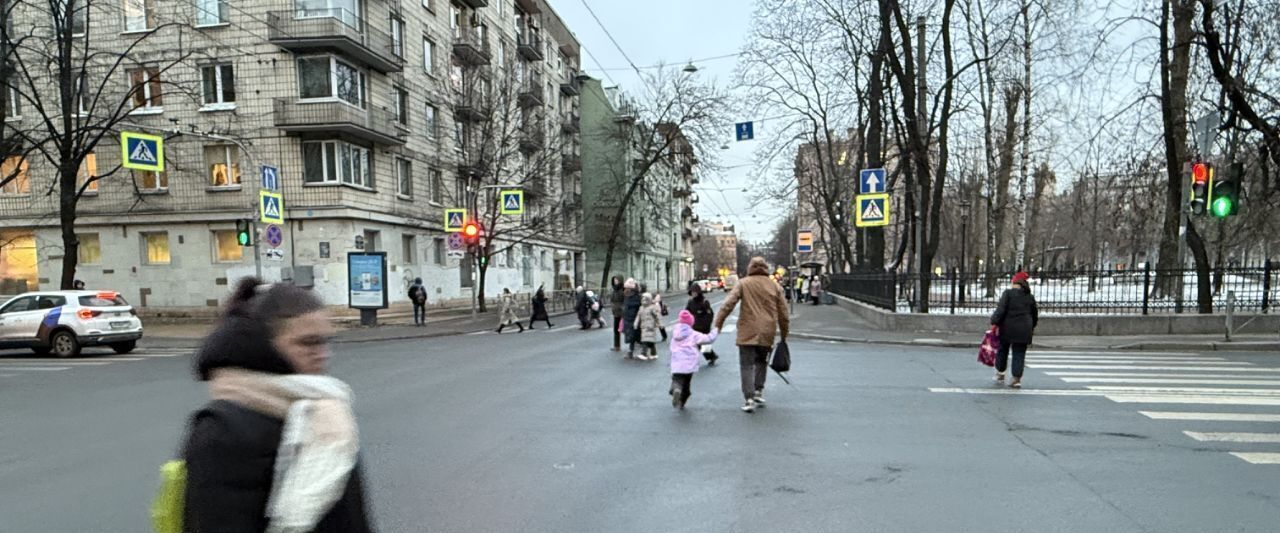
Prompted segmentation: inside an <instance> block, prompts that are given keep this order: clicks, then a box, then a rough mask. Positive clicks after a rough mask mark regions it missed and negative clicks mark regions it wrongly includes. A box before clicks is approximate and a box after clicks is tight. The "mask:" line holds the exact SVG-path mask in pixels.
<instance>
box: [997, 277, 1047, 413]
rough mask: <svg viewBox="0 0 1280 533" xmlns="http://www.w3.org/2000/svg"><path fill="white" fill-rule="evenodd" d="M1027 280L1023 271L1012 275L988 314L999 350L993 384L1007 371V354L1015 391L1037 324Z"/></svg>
mask: <svg viewBox="0 0 1280 533" xmlns="http://www.w3.org/2000/svg"><path fill="white" fill-rule="evenodd" d="M1030 278H1031V276H1030V275H1028V274H1027V273H1026V272H1018V273H1017V274H1014V275H1013V286H1012V287H1011V288H1009V289H1006V290H1005V291H1004V294H1002V295H1001V296H1000V305H999V306H997V307H996V312H995V313H994V314H992V315H991V329H993V330H995V331H996V332H997V333H999V334H1000V351H999V352H998V353H997V354H996V382H998V383H1004V371H1005V369H1006V368H1008V364H1009V353H1010V352H1013V382H1012V383H1010V384H1009V386H1010V387H1013V388H1015V389H1018V388H1022V368H1023V364H1024V362H1025V361H1026V357H1027V346H1028V345H1030V344H1031V337H1032V334H1033V333H1035V329H1036V325H1037V324H1038V323H1039V322H1040V311H1039V309H1037V308H1036V298H1035V297H1034V296H1032V295H1031V284H1030V283H1029V279H1030Z"/></svg>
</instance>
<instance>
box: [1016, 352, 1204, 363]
mask: <svg viewBox="0 0 1280 533" xmlns="http://www.w3.org/2000/svg"><path fill="white" fill-rule="evenodd" d="M1027 357H1033V358H1035V359H1037V360H1038V359H1070V360H1081V359H1083V360H1093V359H1103V360H1112V359H1127V360H1132V359H1137V360H1140V361H1225V360H1226V358H1225V357H1200V356H1191V355H1141V354H1129V355H1114V356H1106V355H1050V354H1042V353H1039V352H1031V353H1029V354H1027Z"/></svg>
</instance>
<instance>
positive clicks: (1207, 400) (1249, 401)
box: [1093, 391, 1280, 405]
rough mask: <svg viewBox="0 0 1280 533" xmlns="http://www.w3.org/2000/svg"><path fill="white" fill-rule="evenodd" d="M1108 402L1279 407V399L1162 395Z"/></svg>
mask: <svg viewBox="0 0 1280 533" xmlns="http://www.w3.org/2000/svg"><path fill="white" fill-rule="evenodd" d="M1093 392H1098V391H1093ZM1106 398H1107V399H1108V400H1111V401H1113V402H1116V403H1176V404H1193V405H1194V404H1204V405H1280V397H1252V396H1212V395H1192V396H1173V395H1168V394H1163V395H1143V394H1108V395H1106Z"/></svg>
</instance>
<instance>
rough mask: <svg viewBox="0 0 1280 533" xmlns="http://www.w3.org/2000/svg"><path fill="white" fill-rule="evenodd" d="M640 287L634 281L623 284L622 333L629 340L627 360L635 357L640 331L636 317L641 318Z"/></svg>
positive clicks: (630, 280) (628, 280) (629, 280)
mask: <svg viewBox="0 0 1280 533" xmlns="http://www.w3.org/2000/svg"><path fill="white" fill-rule="evenodd" d="M640 305H641V298H640V285H639V284H637V283H636V280H634V279H629V278H628V279H627V281H626V283H624V284H623V300H622V333H623V335H624V336H625V337H626V338H627V357H626V358H627V359H631V358H633V357H635V354H636V344H637V343H639V342H640V331H639V330H638V329H636V317H638V316H640Z"/></svg>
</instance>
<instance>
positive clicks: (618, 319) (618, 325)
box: [613, 313, 622, 350]
mask: <svg viewBox="0 0 1280 533" xmlns="http://www.w3.org/2000/svg"><path fill="white" fill-rule="evenodd" d="M621 329H622V315H620V314H618V313H614V314H613V349H615V350H617V349H618V348H621V347H622V331H620V330H621Z"/></svg>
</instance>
